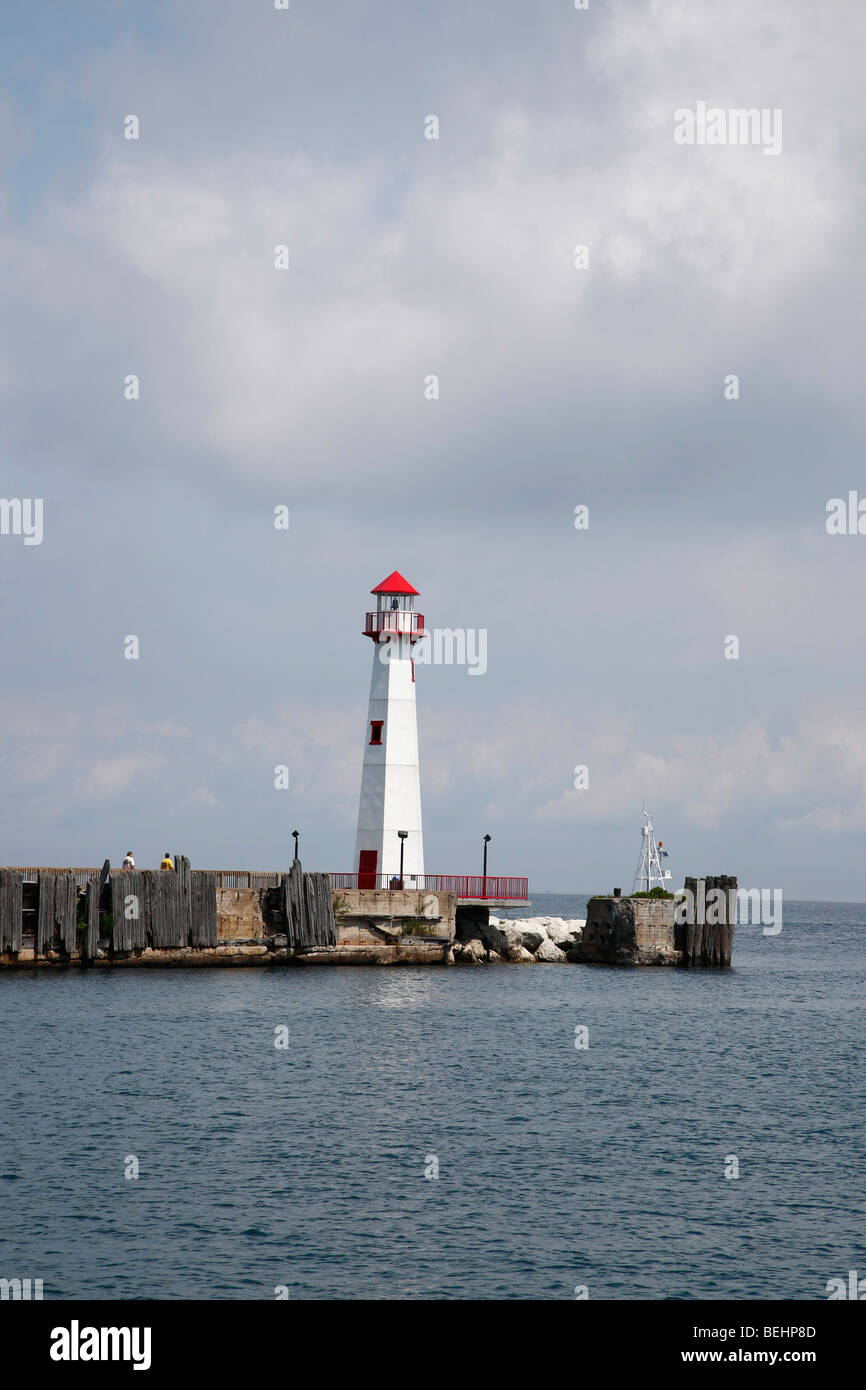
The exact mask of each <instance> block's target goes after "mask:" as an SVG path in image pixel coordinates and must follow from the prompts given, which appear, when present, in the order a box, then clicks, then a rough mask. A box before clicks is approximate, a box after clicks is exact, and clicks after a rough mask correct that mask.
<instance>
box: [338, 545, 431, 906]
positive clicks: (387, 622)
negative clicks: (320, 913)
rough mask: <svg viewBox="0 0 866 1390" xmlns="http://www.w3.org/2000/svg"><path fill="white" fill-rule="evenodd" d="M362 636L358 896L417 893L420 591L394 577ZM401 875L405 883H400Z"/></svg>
mask: <svg viewBox="0 0 866 1390" xmlns="http://www.w3.org/2000/svg"><path fill="white" fill-rule="evenodd" d="M370 592H371V593H372V594H373V595H374V596H375V599H376V608H375V611H374V612H368V613H367V618H366V622H365V624H364V636H365V637H370V638H372V641H373V674H372V676H371V678H370V705H369V709H368V712H367V723H366V725H365V728H364V770H363V773H362V775H361V797H360V801H359V804H358V834H357V838H356V840H355V866H356V870H357V874H358V887H359V888H388V887H391V886H394V887H396V886H397V884H399V883H400V882H401V878H402V885H403V886H404V887H406V888H422V887H423V886H424V885H423V879H421V878H420V876H421V875H423V873H424V843H423V838H422V832H421V775H420V770H419V765H418V718H417V715H416V711H415V662H414V661H413V659H412V651H413V648H414V644H415V643H416V642H417V641H419V640H420V639H421V638H422V637H424V636H425V633H424V615H423V613H417V612H416V611H415V599H416V598H417V597H418V590H417V589H413V587H412V585H411V584H410V583H409V581H408V580H407V579H404V578H403V576H402V574H400V573H398V571H397V570H395V571H394V573H393V574H389V575H388V578H387V579H383V580H382V583H381V584H377V586H376V588H375V589H371V591H370ZM401 861H402V862H401ZM401 867H402V875H401Z"/></svg>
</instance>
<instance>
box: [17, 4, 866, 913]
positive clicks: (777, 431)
mask: <svg viewBox="0 0 866 1390" xmlns="http://www.w3.org/2000/svg"><path fill="white" fill-rule="evenodd" d="M864 38H866V10H863V8H862V7H860V6H854V5H851V4H848V3H840V2H838V0H829V3H826V4H824V5H822V6H821V7H816V6H815V5H814V4H813V3H805V2H804V0H729V2H728V3H726V4H724V5H719V4H717V3H715V0H648V2H646V3H638V2H637V0H590V3H589V6H588V8H587V9H585V10H577V9H576V8H575V6H574V3H573V0H531V3H530V0H524V2H523V3H519V2H518V0H495V3H494V0H477V3H474V4H472V5H467V4H465V0H436V3H432V4H420V3H419V4H406V3H405V0H399V3H398V0H378V2H377V0H351V2H350V0H291V4H290V8H289V9H288V10H277V9H276V8H275V6H274V3H273V0H183V3H180V0H151V3H147V4H141V3H131V2H130V3H126V0H118V2H117V3H110V2H109V0H79V3H77V4H76V5H74V6H72V5H69V4H67V3H64V2H63V0H57V2H56V3H50V2H49V3H40V4H38V5H34V4H33V3H31V2H30V0H7V3H5V4H4V5H3V7H2V15H0V179H2V192H0V464H2V472H0V493H2V497H3V498H5V499H7V501H8V500H10V499H19V500H24V499H30V500H31V501H33V500H34V499H41V501H42V507H43V527H42V539H41V543H39V544H27V543H26V537H25V536H24V535H23V534H15V528H14V525H12V524H11V522H10V526H9V528H8V530H9V534H0V592H2V609H0V612H2V619H0V621H2V642H3V656H4V659H3V663H2V672H3V676H2V684H0V778H2V786H3V793H4V794H3V796H2V799H0V837H2V847H3V848H2V854H0V858H2V861H3V862H4V863H7V864H22V865H25V864H26V865H33V864H42V865H46V866H50V865H57V866H60V865H76V866H78V865H81V866H87V865H96V864H101V863H102V861H103V859H104V858H106V857H109V858H110V859H111V860H112V862H113V863H117V862H119V861H120V859H121V858H122V856H123V854H124V853H125V851H126V850H127V849H128V848H130V847H132V848H133V849H134V850H135V853H136V858H137V861H138V863H139V865H140V866H148V865H150V866H156V865H157V864H158V862H159V859H160V857H161V855H162V853H163V851H164V850H165V849H166V848H167V847H168V848H170V849H171V850H172V851H174V850H180V851H182V852H183V853H185V854H187V855H188V856H189V858H190V860H191V862H192V864H193V866H194V867H200V868H219V867H221V868H255V869H276V868H280V867H283V866H284V865H285V864H286V863H287V861H288V859H289V858H290V856H291V852H292V841H291V831H292V830H293V829H298V830H299V831H300V834H301V850H302V858H303V860H304V864H305V867H307V868H310V869H323V870H351V869H353V868H355V867H356V866H355V865H353V863H352V854H353V844H354V831H355V821H356V816H357V802H358V791H359V787H360V776H361V764H362V758H363V747H364V741H365V727H366V716H367V697H368V689H369V679H370V663H371V644H370V642H369V640H368V639H366V638H364V637H363V636H362V635H361V634H362V628H363V621H364V613H365V611H366V609H367V606H368V603H369V591H370V590H371V589H372V588H373V587H374V586H375V585H376V584H378V583H379V581H380V580H382V579H383V578H384V577H385V576H386V575H387V574H389V573H390V572H391V571H392V570H394V569H398V570H400V571H401V572H402V573H403V574H405V575H406V576H407V578H408V579H409V580H410V581H411V583H412V584H414V585H415V587H416V588H417V589H419V590H420V592H421V599H420V600H419V606H420V608H421V610H422V611H423V612H424V614H425V615H426V619H427V626H428V628H435V627H439V628H452V629H454V628H458V629H466V630H474V631H477V630H479V629H483V630H484V631H485V632H486V634H487V638H486V640H487V669H486V671H485V673H484V674H483V675H477V676H472V675H470V674H469V670H468V668H467V667H466V666H462V667H461V666H459V665H440V666H435V665H427V666H424V667H422V668H419V671H418V680H417V698H418V710H419V728H420V746H421V777H422V800H423V808H424V822H425V863H426V867H427V869H428V871H430V872H431V873H437V872H438V873H466V872H478V871H479V870H480V863H481V847H482V837H483V836H484V834H485V833H486V834H490V835H491V837H492V839H491V843H490V853H489V872H490V873H501V874H509V875H526V876H528V877H529V880H530V895H531V892H532V890H533V889H534V890H535V891H537V892H540V891H545V890H548V891H559V892H569V891H572V892H605V891H610V890H611V888H612V887H613V886H615V885H616V886H622V887H623V888H624V890H627V889H628V888H630V886H631V881H632V876H633V874H634V870H635V865H636V862H637V858H638V854H639V850H640V824H641V801H642V799H643V798H647V800H648V802H649V804H650V807H651V809H652V810H653V812H654V817H655V828H656V833H657V835H658V836H660V837H661V839H662V840H663V841H664V844H665V848H667V849H669V852H670V861H669V863H670V866H671V869H672V873H673V876H674V879H675V880H676V883H677V886H678V885H679V883H681V881H682V876H684V875H686V874H688V875H699V874H722V873H727V874H736V875H737V876H738V877H739V881H740V884H741V886H747V887H768V888H781V889H782V890H783V892H784V894H785V895H786V896H787V897H790V898H818V899H822V898H826V899H842V900H853V901H862V900H864V899H866V859H864V854H863V838H864V832H866V702H864V676H866V670H864V666H866V661H864V637H866V609H864V605H863V604H862V602H861V601H860V600H861V595H862V593H863V580H864V573H866V569H864V567H866V536H861V535H859V534H856V535H833V534H829V533H828V530H827V516H828V513H827V507H828V503H829V502H830V500H831V499H833V498H843V499H847V497H848V494H849V492H852V491H854V492H858V490H859V493H862V495H863V496H864V497H866V470H864V466H863V457H864V449H863V445H864V439H863V435H864V427H863V410H862V396H863V388H862V383H861V375H862V360H863V326H862V323H863V307H862V306H863V303H864V284H863V281H864V267H863V257H862V251H861V248H862V245H863V241H864V237H863V233H864V200H863V192H862V174H861V171H862V168H863V161H864V114H863V105H862V100H861V97H860V89H861V85H862V83H861V77H862V73H861V64H862V52H863V42H864ZM701 102H703V103H706V106H707V107H708V108H719V109H721V110H722V111H723V112H724V111H727V110H728V109H730V108H756V109H759V110H766V111H767V112H779V113H780V121H781V127H780V128H781V132H782V140H781V150H780V151H779V152H777V153H769V154H768V153H765V146H764V145H762V144H760V143H751V144H733V143H727V144H719V143H715V144H709V143H704V144H698V143H694V144H681V143H678V142H677V141H676V140H675V138H674V131H675V128H676V121H675V113H676V112H677V111H681V110H683V109H687V110H692V111H696V110H697V108H698V104H699V103H701ZM129 116H135V117H137V121H138V139H128V138H126V133H127V132H128V130H129V123H128V119H127V118H128V117H129ZM434 116H435V117H436V122H438V131H437V132H436V133H437V134H438V138H436V139H431V138H427V136H428V135H429V134H430V133H431V131H432V130H433V129H434V128H435V123H433V124H431V121H430V118H431V117H434ZM279 246H285V247H287V248H288V262H289V264H288V269H278V268H277V266H276V264H275V261H276V259H277V256H276V252H275V248H277V247H279ZM578 246H583V247H586V248H587V251H586V253H585V255H584V257H583V259H584V261H585V262H588V263H586V264H585V265H584V266H582V267H581V268H578V266H577V265H576V260H578V259H580V257H578V256H576V253H575V248H576V247H578ZM130 375H135V376H136V377H137V378H138V381H139V396H138V399H127V398H126V394H125V382H126V381H127V378H128V377H129V376H130ZM732 375H733V376H736V378H737V381H738V395H737V396H736V397H735V398H732V397H731V391H732V388H731V386H730V382H729V378H730V377H731V376H732ZM432 376H435V377H436V378H437V379H438V397H433V398H430V395H431V393H430V388H429V385H427V384H426V383H428V381H429V378H430V377H432ZM726 382H727V383H728V384H727V385H726ZM858 495H859V494H858ZM278 507H288V508H289V511H290V518H291V521H290V525H289V527H288V529H283V530H280V529H277V527H276V526H275V525H274V520H275V508H278ZM576 507H586V508H587V509H588V522H589V524H588V527H586V528H583V529H578V528H576V526H575V508H576ZM10 516H12V513H10ZM864 525H866V522H864ZM130 636H134V637H136V638H137V639H138V656H137V659H128V657H127V655H125V653H126V652H128V651H129V649H130V648H129V644H128V642H127V638H129V637H130ZM731 637H736V639H737V647H738V654H737V655H736V657H732V656H731V651H732V650H733V648H732V644H731V642H730V640H729V639H730V638H731ZM726 652H727V653H728V654H727V655H726ZM278 765H285V766H286V767H288V768H289V787H288V789H287V790H284V789H277V787H275V785H274V784H275V772H274V769H275V767H276V766H278ZM578 767H585V768H586V769H587V777H588V783H589V784H588V786H586V787H581V788H577V787H576V786H575V769H576V768H578Z"/></svg>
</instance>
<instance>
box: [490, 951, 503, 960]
mask: <svg viewBox="0 0 866 1390" xmlns="http://www.w3.org/2000/svg"><path fill="white" fill-rule="evenodd" d="M487 959H488V960H489V961H491V962H492V961H497V960H501V959H502V957H501V956H500V954H499V952H498V951H488V952H487Z"/></svg>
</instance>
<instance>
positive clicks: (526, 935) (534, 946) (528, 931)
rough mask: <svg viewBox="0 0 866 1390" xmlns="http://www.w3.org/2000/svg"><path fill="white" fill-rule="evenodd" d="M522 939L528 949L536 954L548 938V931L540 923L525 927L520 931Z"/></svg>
mask: <svg viewBox="0 0 866 1390" xmlns="http://www.w3.org/2000/svg"><path fill="white" fill-rule="evenodd" d="M520 940H521V943H522V944H523V946H525V948H526V950H527V951H529V952H530V953H531V954H533V955H534V954H535V952H536V951H537V950H538V948H539V946H540V945H541V943H542V941H546V940H547V933H546V932H545V930H544V928H543V927H542V926H541V925H540V924H539V925H538V926H535V925H533V926H531V927H525V928H524V929H523V930H522V931H521V933H520Z"/></svg>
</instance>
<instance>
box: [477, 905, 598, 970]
mask: <svg viewBox="0 0 866 1390" xmlns="http://www.w3.org/2000/svg"><path fill="white" fill-rule="evenodd" d="M583 927H584V921H583V920H582V919H581V920H575V921H570V922H568V921H565V920H564V919H563V918H562V917H527V918H524V919H523V920H522V921H519V922H511V921H507V920H506V919H505V918H502V917H492V916H491V918H490V921H489V922H488V923H484V922H474V923H473V924H472V927H471V935H468V936H467V937H466V939H464V940H458V941H455V942H454V945H453V947H452V948H451V959H452V960H454V961H456V962H458V963H459V964H462V965H482V964H484V963H485V962H488V961H515V962H521V961H527V962H528V961H544V962H546V963H549V964H551V965H557V964H562V963H563V962H564V961H567V960H569V959H570V955H569V953H570V952H571V951H572V950H573V949H574V947H575V946H576V945H577V944H578V942H579V941H580V938H581V933H582V931H583Z"/></svg>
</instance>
